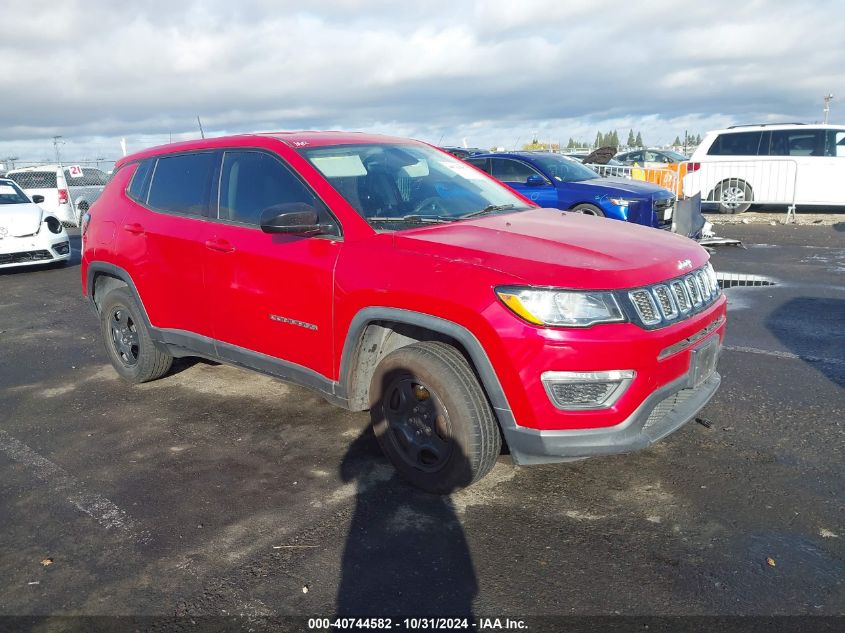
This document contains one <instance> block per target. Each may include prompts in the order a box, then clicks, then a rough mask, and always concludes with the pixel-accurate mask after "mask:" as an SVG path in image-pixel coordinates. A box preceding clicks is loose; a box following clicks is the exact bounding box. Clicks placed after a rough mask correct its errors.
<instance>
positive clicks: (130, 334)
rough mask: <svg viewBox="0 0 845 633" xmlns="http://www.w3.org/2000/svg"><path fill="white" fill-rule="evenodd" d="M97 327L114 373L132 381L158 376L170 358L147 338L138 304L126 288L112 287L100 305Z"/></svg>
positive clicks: (147, 379) (168, 367)
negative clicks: (98, 326) (113, 288)
mask: <svg viewBox="0 0 845 633" xmlns="http://www.w3.org/2000/svg"><path fill="white" fill-rule="evenodd" d="M100 330H101V332H102V335H103V342H104V343H105V345H106V352H107V353H108V355H109V360H110V361H111V364H112V365H113V366H114V368H115V370H116V371H117V373H118V374H120V375H121V376H122V377H123V378H125V379H126V380H129V381H130V382H135V383H141V382H147V381H150V380H155V379H156V378H160V377H161V376H163V375H164V374H166V373H167V371H168V370H169V369H170V365H171V364H172V363H173V357H172V356H171V355H170V354H168V353H167V352H164V351H162V350H161V349H159V348H158V347H157V346H156V344H155V343H154V342H153V340H152V339H151V338H150V333H149V331H148V330H147V326H146V325H145V324H144V319H143V316H142V314H141V310H140V308H139V307H138V303H137V302H136V301H135V298H134V297H133V296H132V295H131V293H130V292H129V291H128V290H127V289H126V288H117V289H115V290H112V291H111V292H110V293H109V294H108V295H106V298H105V299H104V300H103V303H102V306H101V308H100Z"/></svg>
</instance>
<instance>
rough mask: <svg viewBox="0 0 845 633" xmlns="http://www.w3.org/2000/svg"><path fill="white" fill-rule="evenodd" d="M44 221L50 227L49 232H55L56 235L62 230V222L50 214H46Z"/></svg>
mask: <svg viewBox="0 0 845 633" xmlns="http://www.w3.org/2000/svg"><path fill="white" fill-rule="evenodd" d="M44 223H45V224H46V225H47V228H48V229H50V233H56V234H57V235H58V234H59V233H61V232H62V223H61V222H59V221H58V220H57V219H56V218H54V217H53V216H52V215H48V216H47V217H46V218H45V219H44Z"/></svg>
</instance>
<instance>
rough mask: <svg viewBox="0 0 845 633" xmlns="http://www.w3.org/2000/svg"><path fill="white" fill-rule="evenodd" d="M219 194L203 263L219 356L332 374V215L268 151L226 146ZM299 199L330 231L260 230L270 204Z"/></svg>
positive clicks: (335, 245)
mask: <svg viewBox="0 0 845 633" xmlns="http://www.w3.org/2000/svg"><path fill="white" fill-rule="evenodd" d="M218 198H219V203H218V212H217V219H216V221H212V223H211V227H210V229H211V230H210V231H209V233H208V235H207V238H206V240H205V246H206V258H205V266H204V270H205V285H206V289H207V291H208V296H209V297H210V299H211V304H212V305H211V310H212V317H211V318H212V323H213V331H214V338H215V339H216V340H217V341H218V342H219V343H218V354H219V355H220V356H221V357H222V358H225V359H227V360H234V361H237V362H243V361H244V360H245V359H246V360H250V361H252V362H259V363H260V362H262V361H261V359H260V358H258V359H257V358H256V357H255V356H254V355H251V354H249V352H257V353H259V354H264V355H268V356H273V357H275V358H277V359H281V360H283V361H286V362H287V363H293V364H295V365H299V366H302V367H305V368H308V369H311V370H313V371H316V372H318V373H320V374H322V375H323V376H326V377H331V376H332V374H333V366H334V359H333V357H332V354H333V349H332V307H333V297H334V288H333V284H334V267H335V262H336V261H337V257H338V254H339V253H340V249H341V248H342V246H343V242H342V240H341V239H340V230H339V226H338V223H337V221H336V220H335V219H334V218H333V217H332V216H331V215H330V214H329V213H328V210H327V209H326V207H325V205H323V203H322V202H321V201H320V200H319V199H318V198H317V197H316V196H315V195H314V193H313V192H311V190H310V189H309V188H308V187H307V186H306V185H305V184H304V183H303V182H302V181H301V180H300V179H299V178H298V177H297V176H296V175H294V173H293V172H292V171H291V169H290V168H289V167H288V166H287V165H286V164H285V163H283V162H282V161H281V159H280V158H279V157H277V156H276V155H275V154H272V153H269V152H266V151H259V150H227V151H226V152H224V154H223V163H222V166H221V173H220V188H219V196H218ZM296 204H300V205H301V204H307V205H311V206H313V207H315V208H316V209H317V210H318V211H319V213H320V221H321V223H326V224H332V225H333V226H334V227H335V231H334V233H335V234H334V235H323V236H317V237H299V236H293V235H284V234H271V233H264V232H263V231H262V230H261V228H260V220H261V217H262V214H264V213H266V211H267V209H270V208H272V207H276V208H277V209H279V208H281V209H282V210H284V208H285V205H291V206H288V207H287V208H292V207H293V205H296ZM300 208H301V207H300ZM265 360H266V359H265Z"/></svg>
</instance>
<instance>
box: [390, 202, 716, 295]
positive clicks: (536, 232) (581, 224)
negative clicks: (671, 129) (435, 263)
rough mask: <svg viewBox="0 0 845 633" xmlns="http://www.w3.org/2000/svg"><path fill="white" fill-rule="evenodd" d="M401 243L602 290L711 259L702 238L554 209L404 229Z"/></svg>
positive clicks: (547, 282) (535, 279)
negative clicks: (696, 240)
mask: <svg viewBox="0 0 845 633" xmlns="http://www.w3.org/2000/svg"><path fill="white" fill-rule="evenodd" d="M394 244H395V246H396V248H398V249H402V250H406V251H410V252H414V253H418V254H428V255H432V256H435V257H439V258H443V259H448V260H450V261H454V262H461V263H466V264H472V265H475V266H483V267H485V268H489V269H493V270H498V271H500V272H502V273H505V274H506V275H508V276H511V277H515V278H518V280H521V282H522V283H527V284H530V285H535V286H555V287H564V288H590V289H594V290H601V289H608V290H610V289H617V288H634V287H637V286H642V285H646V284H652V283H657V282H659V281H665V280H667V279H671V278H672V277H677V276H678V275H680V274H682V273H684V272H688V271H689V270H691V268H697V267H699V266H702V265H704V264H705V263H706V262H707V260H708V255H707V252H706V251H705V250H704V249H703V248H701V247H700V246H699V245H698V244H696V243H695V242H693V241H692V240H690V239H688V238H686V237H682V236H680V235H675V234H674V233H669V232H667V231H661V230H658V229H652V228H647V227H644V226H638V225H634V224H630V223H628V222H622V221H619V220H610V219H607V218H597V217H593V216H588V215H582V214H580V213H566V212H562V211H558V210H554V209H534V210H531V211H523V212H518V213H508V214H505V215H497V216H492V217H486V218H479V219H477V220H466V221H463V222H455V223H453V224H439V225H435V226H433V227H430V228H428V227H427V228H421V229H413V230H409V231H402V232H399V233H395V234H394ZM687 260H689V263H687ZM690 265H691V266H690ZM518 280H517V279H514V280H513V281H514V282H518ZM503 283H508V282H503Z"/></svg>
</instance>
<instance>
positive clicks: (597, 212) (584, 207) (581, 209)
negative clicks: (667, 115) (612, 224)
mask: <svg viewBox="0 0 845 633" xmlns="http://www.w3.org/2000/svg"><path fill="white" fill-rule="evenodd" d="M570 211H572V213H583V214H584V215H594V216H596V217H597V218H603V217H604V211H602V210H601V209H599V208H598V207H597V206H596V205H594V204H587V203H584V204H576V205H575V206H574V207H572V208H571V209H570Z"/></svg>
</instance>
